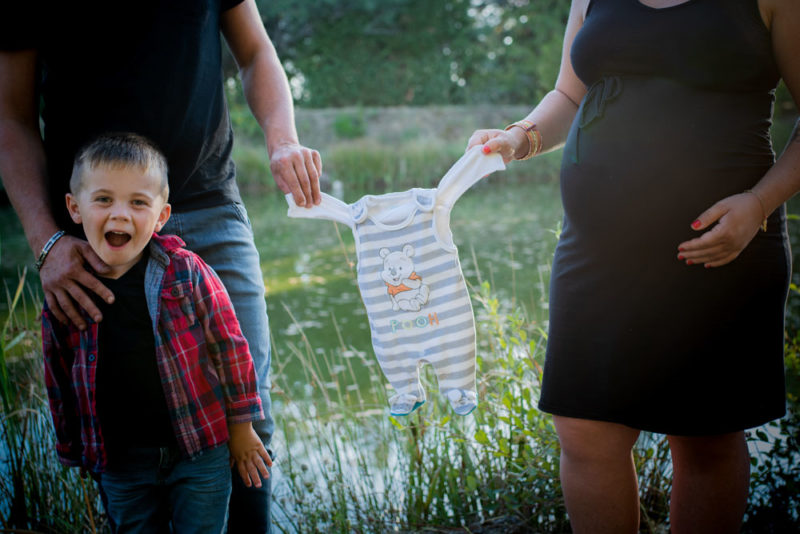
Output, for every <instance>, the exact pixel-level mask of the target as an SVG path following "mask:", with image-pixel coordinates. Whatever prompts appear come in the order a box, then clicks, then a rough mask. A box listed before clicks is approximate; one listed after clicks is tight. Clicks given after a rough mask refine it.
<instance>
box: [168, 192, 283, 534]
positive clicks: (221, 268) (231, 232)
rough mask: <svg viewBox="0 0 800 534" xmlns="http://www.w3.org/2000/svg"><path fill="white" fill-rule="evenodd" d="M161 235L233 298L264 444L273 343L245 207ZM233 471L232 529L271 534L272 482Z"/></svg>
mask: <svg viewBox="0 0 800 534" xmlns="http://www.w3.org/2000/svg"><path fill="white" fill-rule="evenodd" d="M160 233H161V234H175V235H177V236H179V237H180V238H181V239H183V240H184V242H186V248H188V249H189V250H191V251H193V252H195V253H197V254H198V255H199V256H200V257H201V258H203V260H204V261H205V262H206V263H207V264H209V265H210V266H211V267H212V268H213V269H214V271H216V273H217V275H219V277H220V279H221V280H222V283H223V284H225V288H226V289H227V290H228V294H229V295H230V297H231V302H232V303H233V307H234V310H235V312H236V317H237V318H238V319H239V324H240V325H241V328H242V333H243V334H244V337H245V338H246V339H247V343H248V345H249V346H250V353H251V354H252V356H253V362H254V364H255V369H256V378H257V380H258V391H259V396H260V397H261V404H262V406H263V408H264V414H265V416H266V419H264V420H263V421H258V422H254V423H253V427H254V428H255V430H256V432H257V433H258V435H259V437H261V440H262V441H263V442H264V446H265V447H267V448H269V442H270V440H271V438H272V434H273V432H274V431H275V422H274V421H273V419H272V414H271V411H270V407H271V403H270V398H269V390H270V386H271V383H270V378H269V366H270V345H269V323H268V320H267V303H266V300H265V298H264V293H265V290H264V278H263V275H262V274H261V262H260V260H259V257H258V251H257V250H256V247H255V243H254V242H253V230H252V228H251V226H250V220H249V219H248V217H247V211H245V208H244V206H243V205H242V204H234V203H229V204H223V205H221V206H214V207H212V208H204V209H199V210H192V211H187V212H182V213H173V214H172V216H171V217H170V219H169V221H167V224H166V225H165V226H164V228H163V229H162V230H161V232H160ZM238 478H239V475H238V473H236V472H234V482H233V493H232V494H231V505H230V506H231V507H230V509H231V514H230V519H229V523H228V530H229V532H231V533H235V532H269V530H270V524H271V513H270V496H271V493H272V489H271V484H270V480H269V479H266V480H262V486H261V488H256V487H255V486H253V487H250V488H247V487H246V486H244V484H240V483H238V482H241V481H240V480H238Z"/></svg>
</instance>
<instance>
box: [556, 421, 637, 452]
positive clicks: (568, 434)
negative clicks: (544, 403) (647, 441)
mask: <svg viewBox="0 0 800 534" xmlns="http://www.w3.org/2000/svg"><path fill="white" fill-rule="evenodd" d="M553 422H554V423H555V427H556V432H557V433H558V440H559V443H560V444H561V452H562V454H563V455H564V456H566V457H567V458H568V459H569V460H570V461H580V462H595V461H602V462H609V461H614V460H624V461H627V460H628V459H629V458H630V455H631V450H632V449H633V445H634V444H635V443H636V439H637V438H638V437H639V430H636V429H635V428H631V427H628V426H625V425H620V424H617V423H609V422H605V421H592V420H588V419H576V418H572V417H562V416H554V417H553Z"/></svg>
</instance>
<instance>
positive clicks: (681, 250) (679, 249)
mask: <svg viewBox="0 0 800 534" xmlns="http://www.w3.org/2000/svg"><path fill="white" fill-rule="evenodd" d="M685 250H686V249H685V248H683V247H678V252H684V251H685Z"/></svg>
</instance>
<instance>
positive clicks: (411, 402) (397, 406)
mask: <svg viewBox="0 0 800 534" xmlns="http://www.w3.org/2000/svg"><path fill="white" fill-rule="evenodd" d="M423 404H425V399H419V398H418V397H417V396H416V395H411V394H409V393H403V394H398V395H395V396H393V397H392V398H391V399H389V409H390V412H389V413H390V414H391V415H395V416H396V415H408V414H410V413H411V412H413V411H414V410H416V409H417V408H419V407H420V406H422V405H423Z"/></svg>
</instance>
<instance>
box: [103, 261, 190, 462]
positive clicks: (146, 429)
mask: <svg viewBox="0 0 800 534" xmlns="http://www.w3.org/2000/svg"><path fill="white" fill-rule="evenodd" d="M146 268H147V254H146V253H145V255H144V257H143V258H142V259H141V260H140V261H139V262H137V263H136V265H134V266H133V267H132V268H131V269H130V270H129V271H128V272H126V273H125V274H123V275H122V276H121V277H119V278H117V279H116V280H114V279H111V278H103V283H104V284H105V285H106V286H107V287H108V288H109V289H110V290H111V291H113V292H114V296H115V297H116V298H115V301H114V304H107V303H105V302H103V301H102V300H101V299H99V298H98V299H96V301H97V304H98V305H99V307H100V311H101V312H102V313H103V321H102V322H101V323H100V325H99V328H98V334H99V340H98V351H97V352H98V357H97V377H96V388H97V414H98V417H99V419H100V429H101V431H102V433H103V441H104V445H105V448H106V451H107V453H108V456H109V461H111V462H113V461H114V457H115V456H116V455H118V454H119V453H120V452H121V451H124V450H125V449H126V448H128V447H165V446H169V445H174V444H175V442H176V440H175V432H174V430H173V428H172V423H171V421H170V417H169V411H168V408H167V400H166V397H165V395H164V388H163V386H162V385H161V375H160V374H159V372H158V364H157V360H156V349H155V338H154V335H153V323H152V321H151V320H150V315H149V313H148V311H147V301H146V299H145V293H144V277H145V271H146Z"/></svg>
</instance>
